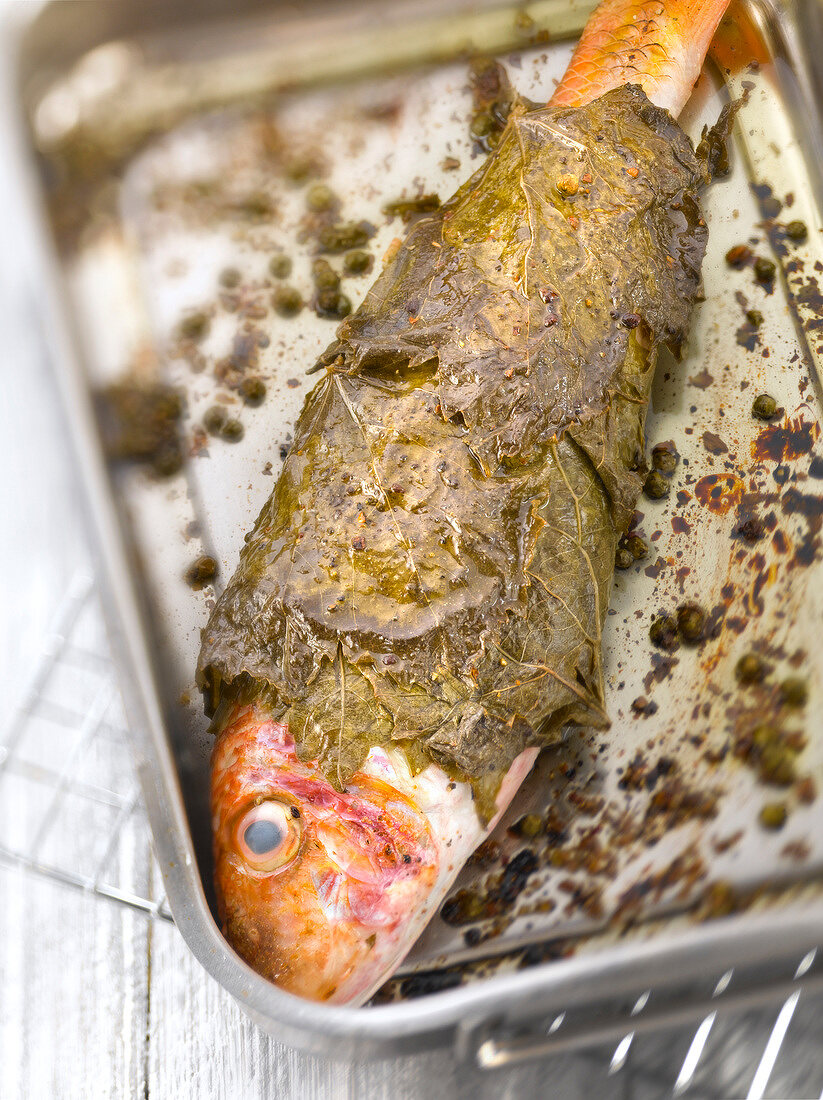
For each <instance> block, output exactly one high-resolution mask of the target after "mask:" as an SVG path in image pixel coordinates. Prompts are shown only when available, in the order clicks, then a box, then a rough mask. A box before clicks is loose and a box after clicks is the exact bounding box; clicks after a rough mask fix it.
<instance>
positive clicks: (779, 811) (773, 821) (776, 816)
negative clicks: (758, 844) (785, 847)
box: [760, 802, 788, 829]
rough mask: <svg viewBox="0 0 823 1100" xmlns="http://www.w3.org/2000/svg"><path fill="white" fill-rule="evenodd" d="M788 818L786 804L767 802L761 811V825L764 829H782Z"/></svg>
mask: <svg viewBox="0 0 823 1100" xmlns="http://www.w3.org/2000/svg"><path fill="white" fill-rule="evenodd" d="M787 817H788V811H787V809H786V803H785V802H767V803H766V805H765V806H764V807H763V808H762V809H761V811H760V824H761V825H762V826H763V828H764V829H782V828H783V826H784V825H785V824H786V818H787Z"/></svg>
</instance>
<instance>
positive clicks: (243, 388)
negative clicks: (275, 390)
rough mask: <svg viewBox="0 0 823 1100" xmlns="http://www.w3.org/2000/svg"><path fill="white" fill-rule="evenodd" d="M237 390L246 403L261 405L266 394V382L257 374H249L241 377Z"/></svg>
mask: <svg viewBox="0 0 823 1100" xmlns="http://www.w3.org/2000/svg"><path fill="white" fill-rule="evenodd" d="M238 391H239V393H240V396H241V397H242V398H243V400H244V401H245V403H246V404H247V405H261V404H262V403H263V399H264V398H265V396H266V383H265V382H264V381H263V379H262V378H258V377H257V375H251V376H250V377H248V378H244V379H243V381H242V382H241V383H240V385H239V386H238Z"/></svg>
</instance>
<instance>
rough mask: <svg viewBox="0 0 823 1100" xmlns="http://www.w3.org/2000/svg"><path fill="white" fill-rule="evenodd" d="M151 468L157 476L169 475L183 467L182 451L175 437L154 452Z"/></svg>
mask: <svg viewBox="0 0 823 1100" xmlns="http://www.w3.org/2000/svg"><path fill="white" fill-rule="evenodd" d="M151 468H152V470H154V472H155V473H156V474H157V475H158V476H159V477H171V476H172V474H176V473H178V472H179V471H180V470H182V468H183V451H182V450H181V448H180V444H179V442H178V441H177V440H176V439H172V440H169V441H168V442H167V443H164V444H163V445H162V447H158V449H157V450H156V451H155V452H154V454H153V455H152V457H151Z"/></svg>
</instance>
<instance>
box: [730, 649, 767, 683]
mask: <svg viewBox="0 0 823 1100" xmlns="http://www.w3.org/2000/svg"><path fill="white" fill-rule="evenodd" d="M766 672H767V669H766V665H765V663H764V662H763V661H762V660H761V659H760V658H759V657H758V656H757V654H756V653H746V654H744V655H743V656H742V657H741V658H740V660H739V661H738V662H737V664H736V665H735V667H734V674H735V676H736V677H737V679H738V682H739V683H741V684H759V683H761V682H762V681H763V680H764V679H765V678H766Z"/></svg>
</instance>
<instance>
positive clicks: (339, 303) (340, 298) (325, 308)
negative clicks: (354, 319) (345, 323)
mask: <svg viewBox="0 0 823 1100" xmlns="http://www.w3.org/2000/svg"><path fill="white" fill-rule="evenodd" d="M315 308H316V312H317V316H318V317H330V318H331V319H332V320H341V319H342V318H343V317H348V315H349V314H350V313H351V301H350V300H349V299H348V298H347V297H346V295H345V294H341V293H340V291H339V290H321V291H320V293H319V294H318V295H317V304H316V307H315Z"/></svg>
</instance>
